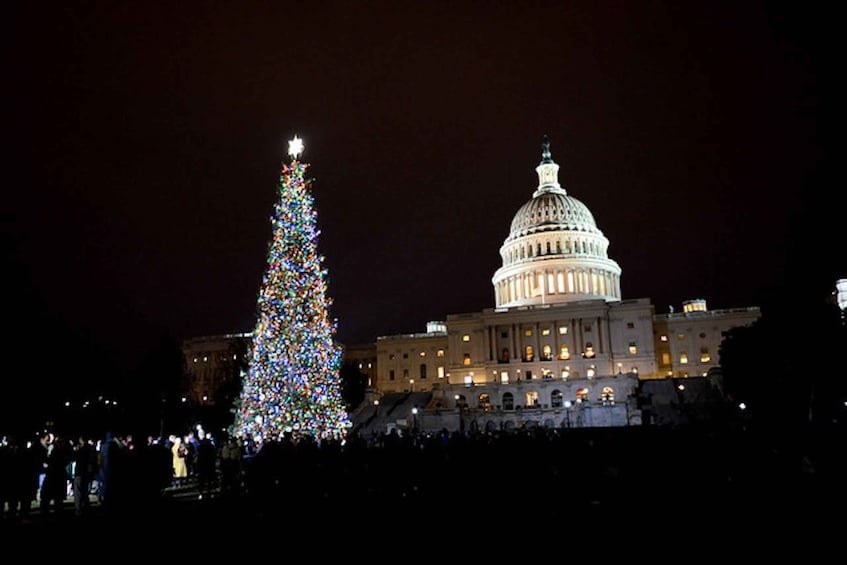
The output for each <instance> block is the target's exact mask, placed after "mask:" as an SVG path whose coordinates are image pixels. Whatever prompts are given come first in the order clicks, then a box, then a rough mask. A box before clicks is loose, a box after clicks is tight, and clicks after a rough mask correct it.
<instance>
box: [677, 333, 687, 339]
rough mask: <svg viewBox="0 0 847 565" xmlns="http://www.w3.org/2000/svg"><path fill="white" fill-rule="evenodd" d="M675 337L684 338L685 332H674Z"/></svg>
mask: <svg viewBox="0 0 847 565" xmlns="http://www.w3.org/2000/svg"><path fill="white" fill-rule="evenodd" d="M676 339H685V334H684V333H678V334H676Z"/></svg>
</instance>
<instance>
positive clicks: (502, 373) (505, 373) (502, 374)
mask: <svg viewBox="0 0 847 565" xmlns="http://www.w3.org/2000/svg"><path fill="white" fill-rule="evenodd" d="M500 382H501V383H504V384H505V383H507V382H509V371H500Z"/></svg>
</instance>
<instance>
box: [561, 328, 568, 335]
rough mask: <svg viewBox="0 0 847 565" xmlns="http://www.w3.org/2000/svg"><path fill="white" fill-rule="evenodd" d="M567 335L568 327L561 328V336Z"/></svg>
mask: <svg viewBox="0 0 847 565" xmlns="http://www.w3.org/2000/svg"><path fill="white" fill-rule="evenodd" d="M566 333H568V327H567V326H562V327H560V328H559V335H565V334H566Z"/></svg>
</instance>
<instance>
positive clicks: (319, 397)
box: [232, 137, 350, 442]
mask: <svg viewBox="0 0 847 565" xmlns="http://www.w3.org/2000/svg"><path fill="white" fill-rule="evenodd" d="M302 151H303V144H302V140H301V139H299V138H297V137H295V138H294V140H292V141H291V142H289V154H290V155H291V162H290V163H288V164H283V167H282V172H281V175H280V182H279V186H278V190H279V199H278V201H277V203H276V204H275V206H274V215H273V217H272V218H271V223H272V226H273V235H272V240H271V242H270V244H269V248H268V255H267V269H266V271H265V274H264V276H263V279H262V284H261V287H260V290H259V297H258V300H257V320H256V327H255V331H254V332H253V343H252V348H251V359H250V367H249V370H248V371H247V374H246V375H245V377H244V381H243V388H242V392H241V396H240V398H239V400H238V401H237V402H236V417H235V422H234V424H233V430H232V432H233V433H235V434H237V435H242V434H246V435H247V436H249V437H251V438H253V439H255V440H256V441H259V442H262V441H267V440H269V439H277V438H279V437H280V436H281V435H283V434H285V433H287V432H291V433H293V435H294V436H295V437H296V436H299V435H304V434H305V435H309V436H312V437H314V438H327V437H332V438H336V439H340V438H343V437H344V436H345V434H346V432H347V430H348V428H349V425H350V420H349V416H348V414H347V412H346V409H345V406H344V402H343V400H342V397H341V379H340V367H341V349H340V347H339V346H338V345H337V344H336V343H335V341H334V336H335V331H336V327H335V324H334V323H333V322H332V321H331V319H330V315H329V308H330V306H331V302H332V301H331V299H330V298H329V297H328V293H327V282H326V277H327V271H326V270H325V269H324V267H323V257H321V256H320V255H318V252H317V245H318V236H319V234H320V231H319V230H318V228H317V212H316V211H315V208H314V198H313V197H312V194H311V191H310V188H311V183H312V181H311V179H307V178H306V171H307V169H308V167H309V165H308V164H307V163H303V162H300V161H299V160H298V159H299V155H300V154H301V153H302Z"/></svg>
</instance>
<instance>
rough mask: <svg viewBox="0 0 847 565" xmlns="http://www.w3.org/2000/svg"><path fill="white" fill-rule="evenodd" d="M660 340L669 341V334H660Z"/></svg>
mask: <svg viewBox="0 0 847 565" xmlns="http://www.w3.org/2000/svg"><path fill="white" fill-rule="evenodd" d="M659 340H660V341H667V340H668V336H666V335H665V334H662V335H660V336H659Z"/></svg>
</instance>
